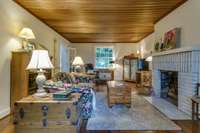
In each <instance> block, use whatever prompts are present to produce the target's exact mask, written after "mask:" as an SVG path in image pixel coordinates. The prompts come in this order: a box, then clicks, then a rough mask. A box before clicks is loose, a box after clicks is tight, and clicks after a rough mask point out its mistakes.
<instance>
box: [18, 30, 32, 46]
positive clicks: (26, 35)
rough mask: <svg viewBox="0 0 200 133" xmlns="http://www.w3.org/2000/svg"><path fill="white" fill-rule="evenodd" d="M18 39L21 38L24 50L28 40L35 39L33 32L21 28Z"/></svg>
mask: <svg viewBox="0 0 200 133" xmlns="http://www.w3.org/2000/svg"><path fill="white" fill-rule="evenodd" d="M19 37H21V38H23V39H24V40H23V42H22V43H23V48H24V49H26V50H27V49H28V47H27V45H28V40H30V39H35V35H34V33H33V31H32V30H31V29H30V28H27V27H25V28H23V29H22V30H21V31H20V32H19Z"/></svg>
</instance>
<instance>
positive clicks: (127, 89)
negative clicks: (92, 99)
mask: <svg viewBox="0 0 200 133" xmlns="http://www.w3.org/2000/svg"><path fill="white" fill-rule="evenodd" d="M107 87H108V105H109V106H110V107H111V106H112V105H114V104H119V103H121V104H126V105H128V106H129V107H130V106H131V86H130V85H129V84H128V83H125V82H120V81H108V82H107Z"/></svg>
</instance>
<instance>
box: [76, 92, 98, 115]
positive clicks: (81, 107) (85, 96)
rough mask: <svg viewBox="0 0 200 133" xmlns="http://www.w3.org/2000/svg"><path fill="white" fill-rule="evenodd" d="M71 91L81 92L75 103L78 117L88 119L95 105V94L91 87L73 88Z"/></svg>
mask: <svg viewBox="0 0 200 133" xmlns="http://www.w3.org/2000/svg"><path fill="white" fill-rule="evenodd" d="M73 92H75V93H81V94H82V95H81V97H80V100H79V101H78V103H77V110H78V118H79V119H89V118H90V117H91V115H92V112H93V110H94V109H95V108H96V107H95V101H96V100H95V94H94V92H93V90H92V89H91V88H73Z"/></svg>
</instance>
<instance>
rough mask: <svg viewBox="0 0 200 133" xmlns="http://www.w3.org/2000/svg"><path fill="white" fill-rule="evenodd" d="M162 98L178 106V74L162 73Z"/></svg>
mask: <svg viewBox="0 0 200 133" xmlns="http://www.w3.org/2000/svg"><path fill="white" fill-rule="evenodd" d="M161 98H164V99H166V100H167V101H169V102H171V103H173V104H174V105H176V106H177V105H178V72H173V71H161Z"/></svg>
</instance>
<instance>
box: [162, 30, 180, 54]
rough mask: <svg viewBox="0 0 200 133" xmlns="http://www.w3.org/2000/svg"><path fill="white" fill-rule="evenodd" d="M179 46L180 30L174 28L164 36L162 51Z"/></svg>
mask: <svg viewBox="0 0 200 133" xmlns="http://www.w3.org/2000/svg"><path fill="white" fill-rule="evenodd" d="M179 46H180V28H174V29H172V30H170V31H168V32H166V33H165V35H164V44H163V47H162V50H169V49H174V48H177V47H179Z"/></svg>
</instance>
